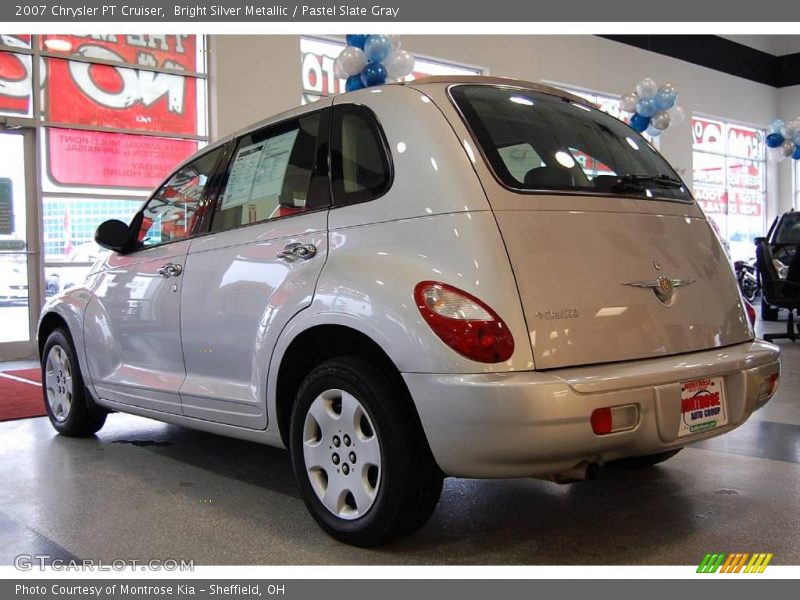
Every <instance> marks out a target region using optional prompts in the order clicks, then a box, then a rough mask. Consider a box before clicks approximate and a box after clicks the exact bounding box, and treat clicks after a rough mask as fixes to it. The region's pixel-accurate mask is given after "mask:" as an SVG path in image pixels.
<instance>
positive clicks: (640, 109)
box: [636, 98, 658, 117]
mask: <svg viewBox="0 0 800 600" xmlns="http://www.w3.org/2000/svg"><path fill="white" fill-rule="evenodd" d="M657 110H658V108H656V101H655V100H654V99H653V98H639V101H638V102H637V103H636V113H637V114H640V115H642V116H643V117H652V116H653V115H654V114H655V112H656V111H657Z"/></svg>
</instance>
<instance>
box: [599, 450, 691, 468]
mask: <svg viewBox="0 0 800 600" xmlns="http://www.w3.org/2000/svg"><path fill="white" fill-rule="evenodd" d="M681 450H683V448H675V449H674V450H667V451H666V452H659V453H657V454H646V455H644V456H629V457H628V458H620V459H618V460H612V461H611V462H609V463H608V464H609V465H612V466H615V467H622V468H623V469H642V468H644V467H652V466H653V465H657V464H659V463H662V462H664V461H665V460H669V459H670V458H672V457H673V456H675V455H676V454H677V453H678V452H680V451H681Z"/></svg>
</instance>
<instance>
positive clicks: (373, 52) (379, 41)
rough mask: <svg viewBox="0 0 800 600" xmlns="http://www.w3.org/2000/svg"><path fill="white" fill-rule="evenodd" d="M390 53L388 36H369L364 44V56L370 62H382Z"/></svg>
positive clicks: (390, 43) (390, 47)
mask: <svg viewBox="0 0 800 600" xmlns="http://www.w3.org/2000/svg"><path fill="white" fill-rule="evenodd" d="M391 53H392V40H391V39H390V38H389V36H388V35H370V36H368V37H367V41H366V42H364V54H366V55H367V60H368V61H370V62H382V61H384V60H386V57H387V56H389V54H391Z"/></svg>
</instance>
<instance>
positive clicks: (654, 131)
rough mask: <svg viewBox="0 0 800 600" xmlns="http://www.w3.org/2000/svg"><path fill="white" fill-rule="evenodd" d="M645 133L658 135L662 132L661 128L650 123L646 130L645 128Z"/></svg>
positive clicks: (652, 135) (651, 135) (653, 135)
mask: <svg viewBox="0 0 800 600" xmlns="http://www.w3.org/2000/svg"><path fill="white" fill-rule="evenodd" d="M645 133H646V134H647V135H649V136H650V137H658V136H660V135H661V134H662V133H663V131H662V130H661V129H657V128H656V127H653V125H652V124H651V125H650V126H649V127H648V128H647V129H646V130H645Z"/></svg>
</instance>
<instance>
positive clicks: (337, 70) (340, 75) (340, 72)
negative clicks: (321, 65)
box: [333, 54, 347, 79]
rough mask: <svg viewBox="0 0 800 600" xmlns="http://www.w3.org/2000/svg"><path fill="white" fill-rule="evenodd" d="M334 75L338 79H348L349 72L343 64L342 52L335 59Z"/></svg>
mask: <svg viewBox="0 0 800 600" xmlns="http://www.w3.org/2000/svg"><path fill="white" fill-rule="evenodd" d="M333 75H334V77H336V79H347V72H346V71H345V70H344V67H343V66H342V56H341V54H340V55H339V56H337V57H336V60H335V61H333Z"/></svg>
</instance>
